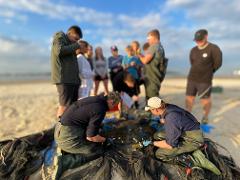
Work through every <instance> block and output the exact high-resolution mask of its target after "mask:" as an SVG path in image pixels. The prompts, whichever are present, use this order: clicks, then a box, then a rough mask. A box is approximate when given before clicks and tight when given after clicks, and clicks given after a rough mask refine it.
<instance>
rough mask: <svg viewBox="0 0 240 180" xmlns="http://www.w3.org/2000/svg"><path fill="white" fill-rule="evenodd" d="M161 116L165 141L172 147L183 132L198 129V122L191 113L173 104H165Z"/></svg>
mask: <svg viewBox="0 0 240 180" xmlns="http://www.w3.org/2000/svg"><path fill="white" fill-rule="evenodd" d="M161 118H163V119H164V120H165V123H164V127H165V131H166V142H167V143H168V144H169V145H171V146H172V147H177V146H178V143H179V138H180V137H181V135H182V133H183V132H185V131H193V130H199V129H200V123H199V122H198V121H197V119H196V118H195V117H194V116H193V115H192V114H191V113H189V112H188V111H186V110H184V109H182V108H180V107H178V106H176V105H173V104H167V106H166V111H165V112H164V114H163V115H162V116H161Z"/></svg>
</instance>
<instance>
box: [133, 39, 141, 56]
mask: <svg viewBox="0 0 240 180" xmlns="http://www.w3.org/2000/svg"><path fill="white" fill-rule="evenodd" d="M131 47H132V49H133V54H134V56H138V55H139V54H141V47H140V43H139V42H138V41H133V42H132V43H131Z"/></svg>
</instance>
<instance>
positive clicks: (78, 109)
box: [60, 95, 109, 137]
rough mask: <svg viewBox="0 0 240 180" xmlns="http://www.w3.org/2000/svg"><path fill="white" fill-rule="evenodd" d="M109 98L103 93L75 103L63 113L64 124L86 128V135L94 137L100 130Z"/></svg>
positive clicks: (62, 122)
mask: <svg viewBox="0 0 240 180" xmlns="http://www.w3.org/2000/svg"><path fill="white" fill-rule="evenodd" d="M108 109H109V108H108V104H107V98H106V97H104V96H103V95H99V96H91V97H86V98H83V99H80V100H78V101H76V102H75V103H73V104H72V105H71V106H70V107H69V108H68V109H67V110H66V111H65V112H64V113H63V115H62V117H61V120H60V122H61V124H62V125H64V126H79V127H82V128H84V129H86V136H87V137H93V136H96V135H97V134H98V133H99V132H98V131H99V128H100V125H101V122H102V120H103V119H104V117H105V115H106V112H107V110H108Z"/></svg>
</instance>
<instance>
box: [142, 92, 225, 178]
mask: <svg viewBox="0 0 240 180" xmlns="http://www.w3.org/2000/svg"><path fill="white" fill-rule="evenodd" d="M145 110H146V111H151V113H152V114H153V115H155V116H160V122H161V123H163V124H164V128H165V131H160V132H156V133H155V134H154V139H155V140H156V141H154V142H153V145H154V146H156V147H158V149H157V151H156V153H155V155H156V157H157V158H158V159H160V160H162V161H176V160H177V161H182V160H183V161H184V159H182V160H181V158H183V157H184V156H182V155H184V153H192V156H193V158H192V159H191V160H192V163H193V165H195V166H199V167H202V168H206V169H208V170H210V171H212V172H214V173H215V174H217V175H219V174H221V172H220V171H219V170H218V169H217V167H216V166H215V165H214V164H212V163H211V162H210V161H209V160H208V159H206V158H205V156H204V154H203V153H202V152H201V151H200V150H199V148H200V147H201V146H202V145H203V144H204V138H203V133H202V131H201V130H200V123H199V122H198V121H197V119H196V118H195V117H194V116H193V115H192V114H191V113H189V112H188V111H186V110H184V109H182V108H180V107H178V106H176V105H173V104H167V103H165V102H164V101H163V100H162V99H160V98H159V97H152V98H150V99H149V100H148V101H147V106H146V107H145ZM177 163H178V162H177Z"/></svg>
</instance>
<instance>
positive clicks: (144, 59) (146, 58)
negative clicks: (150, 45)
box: [138, 53, 153, 64]
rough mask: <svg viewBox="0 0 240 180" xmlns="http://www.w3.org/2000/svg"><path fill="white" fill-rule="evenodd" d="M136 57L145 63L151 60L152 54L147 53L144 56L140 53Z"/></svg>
mask: <svg viewBox="0 0 240 180" xmlns="http://www.w3.org/2000/svg"><path fill="white" fill-rule="evenodd" d="M138 57H139V59H140V61H141V62H142V63H143V64H147V63H149V62H150V61H151V60H152V58H153V54H150V53H147V54H146V55H145V56H144V55H142V54H140V55H138Z"/></svg>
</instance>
